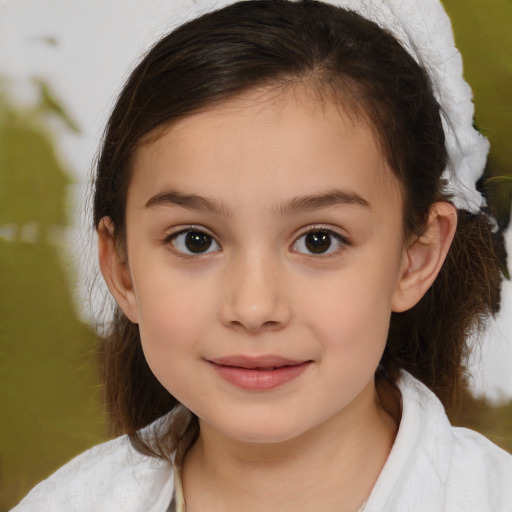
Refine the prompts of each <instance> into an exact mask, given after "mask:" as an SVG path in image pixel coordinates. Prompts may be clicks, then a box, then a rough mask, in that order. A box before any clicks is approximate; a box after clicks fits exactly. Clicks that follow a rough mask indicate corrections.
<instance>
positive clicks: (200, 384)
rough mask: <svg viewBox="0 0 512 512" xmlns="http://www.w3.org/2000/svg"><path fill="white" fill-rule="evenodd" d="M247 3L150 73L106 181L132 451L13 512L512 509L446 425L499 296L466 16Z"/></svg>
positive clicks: (172, 51)
mask: <svg viewBox="0 0 512 512" xmlns="http://www.w3.org/2000/svg"><path fill="white" fill-rule="evenodd" d="M224 3H226V4H229V5H227V6H226V7H224V8H223V9H220V10H217V11H215V10H213V9H212V8H211V7H210V8H206V9H205V12H206V13H205V14H204V15H203V16H201V17H199V18H196V19H194V20H192V21H190V22H187V23H185V24H183V25H182V26H181V27H179V28H178V29H177V30H175V31H174V32H172V33H170V34H169V35H168V36H166V37H164V38H163V39H162V40H161V41H160V42H159V43H158V44H157V45H156V46H155V47H154V48H153V49H152V50H151V51H150V52H149V53H148V55H147V56H146V57H145V58H144V59H143V60H142V62H141V63H140V64H139V65H138V66H137V68H136V69H135V70H134V71H133V73H132V75H131V76H130V78H129V80H128V82H127V83H126V85H125V87H124V89H123V91H122V93H121V95H120V97H119V99H118V102H117V104H116V106H115V108H114V110H113V113H112V115H111V118H110V121H109V124H108V127H107V130H106V134H105V140H104V143H103V148H102V151H101V154H100V158H99V161H98V167H97V176H96V190H95V199H94V223H95V227H96V229H97V233H98V241H99V261H100V267H101V271H102V273H103V276H104V278H105V280H106V282H107V285H108V287H109V289H110V291H111V293H112V295H113V297H114V298H115V300H116V302H117V304H118V306H119V307H118V309H117V310H116V313H115V317H114V319H113V322H112V325H111V330H110V332H109V334H108V337H107V339H106V341H105V345H104V350H103V354H102V356H103V361H104V374H103V376H104V380H105V389H106V396H107V404H108V407H109V410H110V414H111V418H112V422H113V424H114V426H115V427H116V429H117V430H118V431H119V432H123V433H125V434H127V435H125V436H122V437H119V438H117V439H115V440H113V441H110V442H108V443H106V444H103V445H100V446H98V447H96V448H93V449H92V450H90V451H88V452H86V453H84V454H83V455H81V456H79V457H78V458H76V459H75V460H73V461H71V462H70V463H69V464H67V465H66V466H64V467H63V468H62V469H61V470H59V471H58V472H57V473H55V474H54V475H53V476H52V477H50V478H49V479H48V480H46V481H45V482H43V483H42V484H40V485H39V486H38V487H36V488H35V489H34V490H33V491H32V492H31V493H30V494H29V495H28V496H27V498H25V500H24V501H22V503H21V504H20V505H19V506H18V507H16V509H15V510H16V511H17V512H24V511H28V510H37V511H42V510H48V511H50V510H51V511H52V512H55V511H61V510H62V511H64V510H66V511H69V510H79V511H92V510H94V511H123V512H126V511H140V512H141V511H144V512H149V511H151V512H157V511H159V512H165V511H179V512H183V511H185V509H186V510H187V512H195V511H235V510H236V511H239V510H244V511H249V512H250V511H256V510H258V511H262V510H264V511H266V510H276V511H283V512H284V511H291V510H293V511H296V510H301V511H357V510H364V511H365V512H377V511H390V512H391V511H392V512H398V511H411V510H414V511H441V510H443V511H449V512H454V511H459V510H460V511H462V510H464V511H468V510H474V511H479V512H481V511H507V510H512V485H511V482H512V457H510V456H509V455H508V454H506V453H505V452H504V451H502V450H500V449H499V448H497V447H496V446H494V445H492V444H491V443H490V442H489V441H487V440H486V439H484V438H482V437H481V436H480V435H478V434H476V433H474V432H471V431H468V430H465V429H459V428H452V427H451V426H450V424H449V422H448V420H447V418H446V415H445V413H444V409H443V405H442V404H444V405H445V406H449V405H450V403H451V402H452V401H453V399H454V398H455V397H456V396H457V392H458V391H459V390H460V388H461V387H462V386H463V384H464V379H463V367H462V358H463V356H464V355H465V354H466V350H467V347H466V344H465V340H466V338H467V336H468V335H469V334H471V333H472V332H474V330H475V329H477V328H478V327H480V326H481V325H482V323H483V321H484V318H485V316H486V315H488V314H492V313H493V312H495V311H496V310H497V308H498V305H499V289H500V281H501V274H500V270H499V259H498V257H497V256H496V252H495V250H494V241H493V240H494V235H493V233H492V225H493V222H492V219H491V218H490V217H489V216H488V215H486V214H485V213H483V211H482V209H481V206H482V199H481V197H480V195H479V194H478V192H476V190H475V189H474V182H475V180H476V179H477V177H478V176H479V175H480V174H481V172H482V170H483V167H484V164H485V158H486V154H487V149H488V148H487V142H486V140H485V139H484V138H483V137H481V136H480V135H479V134H478V133H477V132H475V130H474V129H473V127H472V115H473V107H472V104H471V98H470V91H469V88H468V86H467V84H466V83H465V82H464V81H463V80H462V77H461V63H460V57H459V55H458V53H457V51H456V50H455V48H454V46H453V40H452V36H451V31H450V25H449V22H448V20H447V18H446V15H445V14H444V11H443V10H442V7H441V6H440V5H439V4H438V2H437V0H421V1H414V2H413V1H407V2H405V1H403V0H359V1H350V0H347V1H342V0H338V1H336V2H333V4H334V5H331V4H329V3H323V2H317V1H312V0H309V1H308V0H304V1H296V2H293V1H290V0H248V1H244V2H237V3H232V2H230V1H226V2H224ZM218 4H219V3H218V2H217V3H216V7H219V5H218ZM191 7H192V4H191V5H190V10H192V9H191ZM428 388H430V390H431V391H430V390H429V389H428Z"/></svg>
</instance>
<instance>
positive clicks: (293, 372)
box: [206, 355, 312, 391]
mask: <svg viewBox="0 0 512 512" xmlns="http://www.w3.org/2000/svg"><path fill="white" fill-rule="evenodd" d="M206 361H207V362H208V363H209V364H210V366H211V367H212V368H213V369H214V370H215V371H216V373H217V374H218V375H219V376H220V377H221V378H223V379H224V380H225V381H227V382H229V383H230V384H232V385H234V386H236V387H238V388H241V389H245V390H254V391H265V390H270V389H274V388H277V387H280V386H282V385H284V384H286V383H288V382H290V381H292V380H294V379H296V378H297V377H299V376H300V375H301V374H302V373H303V372H304V371H306V369H307V368H308V367H309V365H310V364H311V363H312V361H311V360H294V359H287V358H283V357H280V356H273V355H269V356H262V357H256V358H252V357H247V356H229V357H222V358H219V359H209V360H206Z"/></svg>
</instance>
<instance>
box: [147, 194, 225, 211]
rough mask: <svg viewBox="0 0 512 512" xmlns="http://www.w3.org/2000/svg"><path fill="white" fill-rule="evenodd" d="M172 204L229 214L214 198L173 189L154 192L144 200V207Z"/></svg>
mask: <svg viewBox="0 0 512 512" xmlns="http://www.w3.org/2000/svg"><path fill="white" fill-rule="evenodd" d="M172 205H176V206H182V207H183V208H187V209H188V210H203V211H207V212H211V213H215V214H217V215H222V216H224V217H229V216H230V215H231V212H230V210H229V208H227V207H226V206H225V205H223V204H222V203H219V202H218V201H216V200H214V199H208V198H206V197H203V196H198V195H196V194H183V193H182V192H177V191H174V190H170V191H166V192H162V193H161V194H156V195H155V196H153V197H151V198H150V199H149V200H148V201H147V202H146V204H145V205H144V208H152V207H154V206H172Z"/></svg>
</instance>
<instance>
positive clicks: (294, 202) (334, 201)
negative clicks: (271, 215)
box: [277, 189, 371, 215]
mask: <svg viewBox="0 0 512 512" xmlns="http://www.w3.org/2000/svg"><path fill="white" fill-rule="evenodd" d="M337 205H356V206H362V207H365V208H371V205H370V203H369V202H368V201H367V200H366V199H364V198H362V197H361V196H360V195H359V194H356V193H355V192H348V191H345V190H338V189H335V190H329V191H327V192H322V193H320V194H315V195H311V196H299V197H294V198H292V199H290V200H288V201H286V202H285V203H284V204H282V205H279V207H278V208H277V212H278V214H279V215H290V214H293V213H301V212H308V211H312V210H319V209H321V208H329V207H330V206H337Z"/></svg>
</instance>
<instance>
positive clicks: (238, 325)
mask: <svg viewBox="0 0 512 512" xmlns="http://www.w3.org/2000/svg"><path fill="white" fill-rule="evenodd" d="M230 325H231V327H233V328H235V329H237V330H244V331H249V332H260V331H277V330H279V329H281V328H282V324H281V322H276V321H274V320H268V321H266V322H263V323H261V324H260V323H257V324H256V323H255V324H251V323H249V322H240V321H238V320H232V321H231V322H230Z"/></svg>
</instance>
